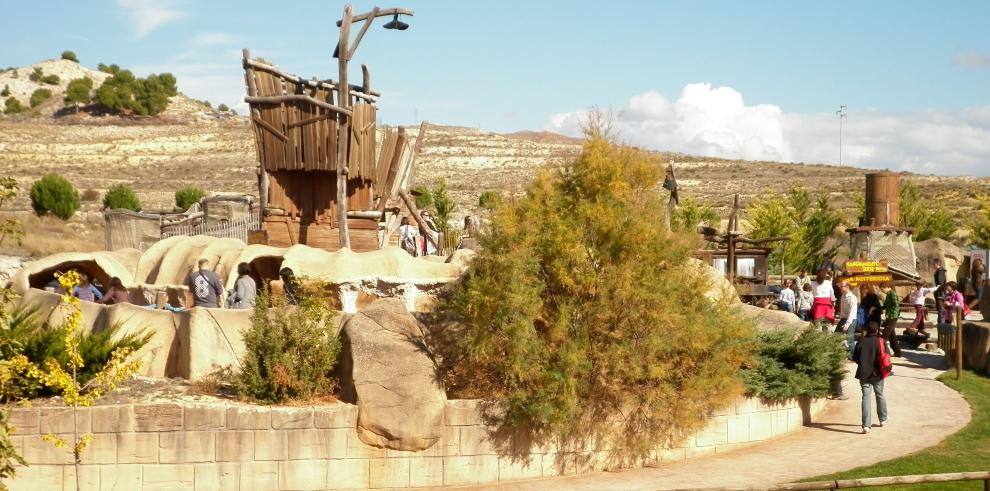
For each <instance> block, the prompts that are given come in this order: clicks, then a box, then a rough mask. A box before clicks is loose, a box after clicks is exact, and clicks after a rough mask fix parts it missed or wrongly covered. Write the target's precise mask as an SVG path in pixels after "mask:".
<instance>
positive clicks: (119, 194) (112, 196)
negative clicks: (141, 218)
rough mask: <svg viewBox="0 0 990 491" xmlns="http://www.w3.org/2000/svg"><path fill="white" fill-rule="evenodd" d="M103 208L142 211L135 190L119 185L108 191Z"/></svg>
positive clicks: (125, 185) (104, 197)
mask: <svg viewBox="0 0 990 491" xmlns="http://www.w3.org/2000/svg"><path fill="white" fill-rule="evenodd" d="M103 207H104V208H110V209H114V210H116V209H118V208H122V209H125V210H131V211H141V202H140V201H139V200H138V198H137V195H135V194H134V190H133V189H131V187H130V186H128V185H127V184H118V185H116V186H113V187H111V188H110V189H108V190H107V194H104V195H103Z"/></svg>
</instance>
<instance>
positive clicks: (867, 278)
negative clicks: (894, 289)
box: [842, 273, 894, 286]
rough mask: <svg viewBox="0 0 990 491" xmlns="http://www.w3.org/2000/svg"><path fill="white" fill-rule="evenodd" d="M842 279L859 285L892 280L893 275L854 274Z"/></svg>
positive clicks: (853, 284)
mask: <svg viewBox="0 0 990 491" xmlns="http://www.w3.org/2000/svg"><path fill="white" fill-rule="evenodd" d="M842 281H848V282H849V284H850V285H852V286H859V285H882V284H884V283H887V282H889V281H894V275H892V274H889V273H884V274H858V275H854V276H849V277H846V278H842Z"/></svg>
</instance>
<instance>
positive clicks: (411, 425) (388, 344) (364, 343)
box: [343, 299, 447, 451]
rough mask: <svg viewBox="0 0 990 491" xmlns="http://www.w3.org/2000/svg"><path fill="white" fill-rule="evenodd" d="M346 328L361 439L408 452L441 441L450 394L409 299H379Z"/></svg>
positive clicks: (348, 323)
mask: <svg viewBox="0 0 990 491" xmlns="http://www.w3.org/2000/svg"><path fill="white" fill-rule="evenodd" d="M343 333H344V336H345V339H346V344H347V346H348V350H349V352H350V363H351V367H350V372H351V374H350V377H351V383H352V384H353V387H352V390H353V392H354V395H355V396H356V399H357V401H356V402H357V405H358V418H357V430H358V435H359V436H360V438H361V440H362V441H364V442H365V443H367V444H369V445H374V446H377V447H387V448H391V449H395V450H406V451H417V450H424V449H426V448H429V447H430V446H432V445H433V444H434V443H436V442H437V440H439V439H440V435H441V430H442V425H443V408H444V405H445V404H446V401H447V397H446V395H445V394H444V389H443V387H442V385H441V383H440V381H439V378H438V375H437V368H436V365H435V364H434V362H433V359H432V358H431V357H430V356H429V354H428V353H427V352H426V349H425V348H424V342H423V329H422V326H420V324H419V322H418V321H417V320H416V319H415V318H414V317H413V316H412V314H410V313H409V312H408V311H407V310H406V308H405V306H404V305H403V302H402V301H401V300H400V299H383V300H377V301H375V302H374V303H372V304H370V305H368V306H367V307H366V308H364V309H363V310H362V311H361V312H359V313H357V314H356V315H354V316H353V317H352V318H351V319H350V320H348V321H347V323H346V324H345V325H344V329H343ZM345 383H347V381H345Z"/></svg>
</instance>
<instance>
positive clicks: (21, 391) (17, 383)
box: [0, 309, 151, 401]
mask: <svg viewBox="0 0 990 491" xmlns="http://www.w3.org/2000/svg"><path fill="white" fill-rule="evenodd" d="M119 331H120V325H118V324H114V325H111V326H110V327H108V328H106V329H104V330H102V331H100V332H97V333H89V334H83V335H82V336H81V337H80V338H79V354H80V355H81V356H82V358H83V364H84V366H83V368H82V369H81V370H80V371H79V374H78V375H79V381H80V382H82V383H85V382H88V381H90V380H92V379H93V377H94V376H96V374H97V373H99V372H100V370H102V369H103V366H104V365H106V363H107V362H108V361H109V360H110V355H111V354H112V353H113V351H114V350H115V349H117V348H130V349H132V350H137V349H140V348H141V347H143V346H144V345H145V344H147V343H148V341H149V340H150V339H151V333H149V332H140V333H131V334H127V335H123V336H121V335H120V332H119ZM65 338H66V331H65V328H63V327H52V326H50V325H48V324H47V323H44V322H41V321H40V320H39V316H38V312H37V311H36V310H28V309H17V310H15V311H14V312H13V313H12V314H11V316H10V320H9V321H8V327H7V328H6V329H0V346H2V348H0V357H2V359H3V360H9V359H11V358H13V357H14V356H16V355H19V354H20V355H24V356H26V357H27V359H28V360H29V361H31V362H32V363H34V364H36V365H39V366H40V365H41V364H42V363H44V361H45V360H47V359H54V360H57V361H58V362H59V363H61V364H62V366H66V365H67V362H68V352H67V350H66V346H65ZM48 395H52V393H51V392H49V391H48V390H47V389H45V388H44V387H43V386H42V385H41V384H40V383H38V381H37V380H35V379H33V378H30V377H15V378H14V379H12V380H10V381H7V383H5V384H3V387H2V391H0V399H2V400H3V401H16V400H20V399H31V398H35V397H42V396H48Z"/></svg>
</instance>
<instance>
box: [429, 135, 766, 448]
mask: <svg viewBox="0 0 990 491" xmlns="http://www.w3.org/2000/svg"><path fill="white" fill-rule="evenodd" d="M663 176H664V168H663V165H662V164H661V163H659V162H658V158H657V157H655V156H651V155H649V154H646V153H644V152H640V151H637V150H635V149H631V148H625V147H621V146H618V145H615V144H613V143H612V142H611V141H609V140H608V139H607V138H606V137H605V136H603V134H602V131H600V130H597V129H594V128H593V129H592V130H590V131H589V140H588V141H587V142H586V143H585V145H584V148H583V151H582V153H581V155H580V156H579V157H578V158H577V159H576V160H575V161H574V162H572V163H570V164H569V165H567V166H565V167H564V168H563V169H562V170H560V171H557V172H554V173H553V174H551V173H550V172H549V171H544V172H543V173H541V175H540V177H539V178H538V179H537V180H536V181H535V182H533V183H532V184H531V185H530V186H529V187H528V188H527V191H526V195H525V196H524V197H523V198H521V199H519V200H514V201H513V202H512V203H510V204H506V205H505V206H501V207H498V208H497V209H496V210H495V212H494V213H493V215H492V217H491V224H490V228H489V231H488V233H486V234H485V235H484V236H482V238H481V239H480V242H481V246H482V247H481V252H479V253H478V255H477V256H475V258H474V259H473V260H472V262H471V265H470V267H469V269H468V270H467V272H466V273H465V274H464V276H462V278H461V279H460V280H459V281H458V282H457V283H455V284H453V285H451V287H450V289H449V291H448V292H447V293H445V295H443V296H442V298H440V299H439V301H438V304H437V309H436V312H435V315H436V319H434V322H433V326H432V327H431V329H430V332H431V335H430V336H431V338H430V343H431V345H432V347H433V348H434V349H435V350H436V352H437V353H438V355H439V356H438V358H439V359H440V360H442V365H441V368H442V371H443V378H444V381H445V384H446V387H448V389H449V390H450V392H451V395H452V397H482V398H494V399H497V400H499V402H500V406H501V409H503V410H504V411H503V412H500V413H499V414H498V415H492V416H493V417H494V418H495V421H496V422H497V423H498V424H500V425H504V426H507V427H512V428H515V429H516V430H517V431H525V432H528V433H529V434H530V436H532V437H533V438H534V440H536V441H545V440H546V439H548V438H551V437H558V438H560V439H562V441H563V442H572V443H574V444H580V443H581V442H586V441H588V439H592V440H598V439H603V440H605V441H611V442H619V443H620V445H616V447H619V448H621V449H622V450H621V451H619V452H618V453H617V454H616V455H615V456H613V457H614V458H616V459H620V460H618V461H617V463H619V464H624V463H629V462H632V461H638V460H639V459H642V458H644V457H646V456H647V455H649V453H650V452H651V451H652V450H653V449H657V448H661V447H662V446H669V445H676V444H678V443H681V440H682V439H683V438H685V437H686V436H687V435H689V434H691V433H692V432H694V431H697V430H699V429H700V428H701V427H702V426H703V425H704V423H705V421H706V417H707V415H709V414H711V412H712V411H714V410H716V409H720V408H722V407H724V405H726V404H727V403H729V402H731V401H733V400H734V399H735V398H736V397H738V395H739V394H741V393H742V391H743V386H742V381H741V379H740V378H739V376H738V370H739V368H740V367H741V366H742V365H743V364H744V363H746V362H747V361H749V360H750V359H751V356H752V354H751V349H750V345H751V340H752V337H753V334H752V333H753V327H752V325H751V323H750V322H748V321H746V320H744V319H742V318H740V317H739V316H738V315H737V314H736V313H735V311H734V310H733V309H732V308H731V307H730V306H729V305H727V304H723V303H715V302H713V301H711V300H708V299H707V298H706V297H705V296H704V295H701V293H702V292H704V291H706V290H707V289H708V288H709V284H708V281H709V280H708V279H706V278H705V277H704V275H703V273H702V272H700V271H698V270H697V269H695V268H690V267H688V266H687V265H688V264H689V262H688V261H689V259H690V257H691V253H692V251H693V250H694V249H695V248H696V247H698V245H699V244H698V238H697V237H696V236H695V235H694V234H672V233H670V232H668V231H667V230H666V227H664V225H663V223H662V220H644V219H643V217H648V216H656V214H657V210H662V209H663V205H664V203H663V202H662V201H661V199H660V195H659V193H657V192H656V189H657V188H658V187H659V185H660V182H662V180H663ZM620 414H621V415H623V416H625V417H624V418H622V419H623V421H622V422H617V421H616V420H614V419H612V418H613V417H615V416H618V415H620Z"/></svg>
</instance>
